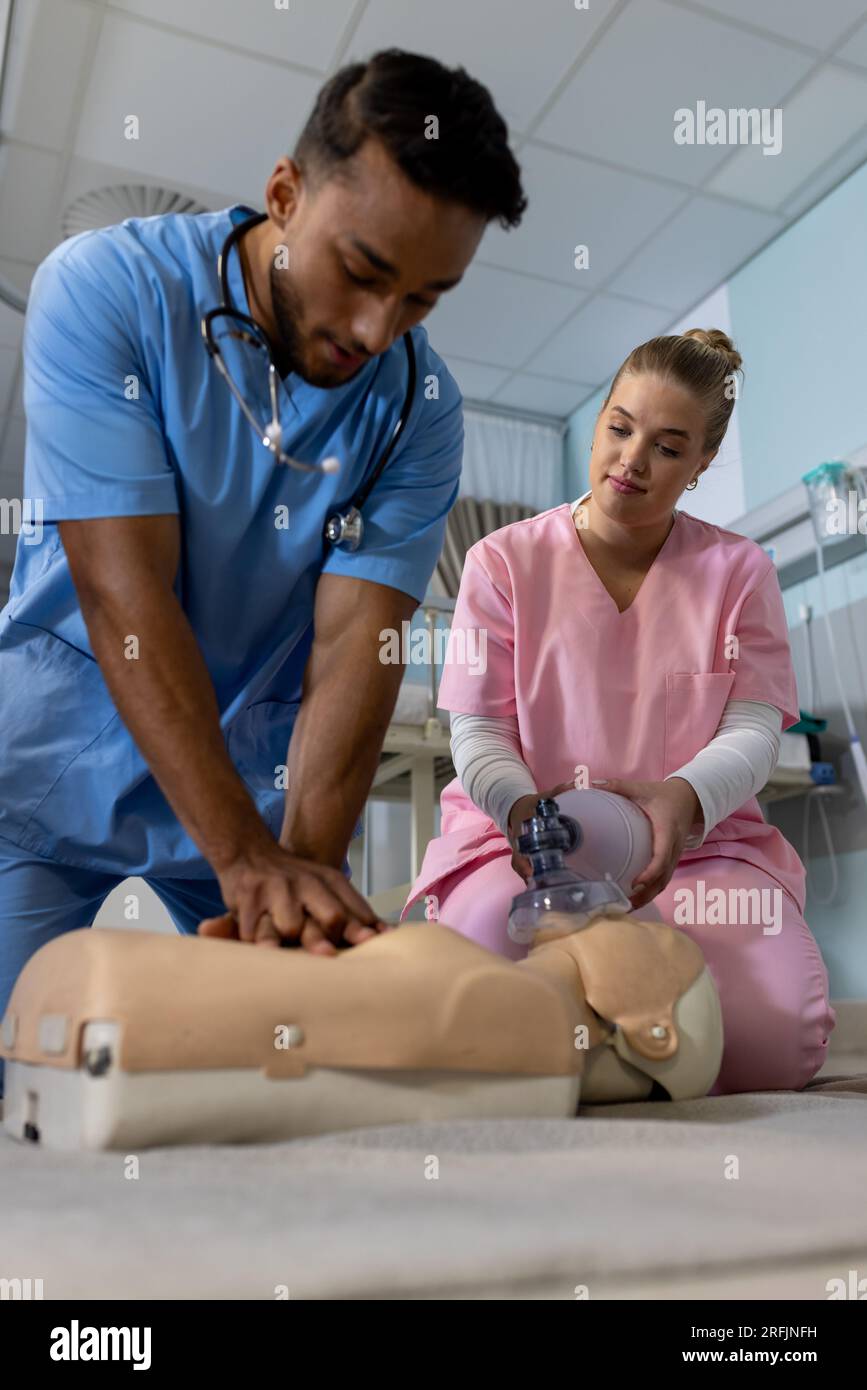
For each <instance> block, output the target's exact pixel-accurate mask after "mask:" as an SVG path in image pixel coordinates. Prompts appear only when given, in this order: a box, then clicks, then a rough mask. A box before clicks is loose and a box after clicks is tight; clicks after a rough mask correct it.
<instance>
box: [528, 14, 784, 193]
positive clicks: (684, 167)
mask: <svg viewBox="0 0 867 1390" xmlns="http://www.w3.org/2000/svg"><path fill="white" fill-rule="evenodd" d="M810 64H811V60H810V58H809V57H808V56H807V55H805V54H801V53H797V52H793V51H792V50H791V49H789V48H785V47H783V46H782V45H781V44H776V43H774V42H773V41H772V40H768V39H761V38H756V37H755V36H754V35H749V36H748V35H746V34H743V33H740V32H738V31H737V30H736V29H733V28H732V27H731V26H730V25H728V24H720V23H718V22H717V20H716V19H713V18H711V17H710V16H705V15H700V14H696V13H695V12H693V11H692V10H682V9H677V8H675V7H674V6H672V5H667V4H664V3H662V0H642V3H641V4H640V5H630V6H628V7H627V9H626V10H624V11H623V13H622V14H621V15H619V16H618V18H617V20H616V21H615V22H614V24H612V26H611V28H610V29H609V30H608V32H607V33H606V34H605V35H604V36H603V38H602V39H601V40H600V42H599V44H598V45H597V47H596V48H595V49H594V51H593V52H592V53H591V54H590V57H589V58H588V59H587V62H586V63H584V64H583V65H582V66H581V67H580V68H579V69H578V72H577V73H576V75H575V76H574V77H573V79H572V81H571V82H570V83H569V86H568V87H567V88H566V90H565V91H564V93H563V95H562V96H561V97H560V99H559V101H558V102H557V103H556V105H555V106H554V107H553V108H552V110H551V111H550V112H549V113H548V115H547V116H546V117H545V119H544V121H542V123H541V125H540V126H539V127H538V129H537V130H535V131H534V134H535V135H536V136H537V137H538V138H539V139H541V140H546V141H550V142H551V143H552V144H556V145H561V146H563V147H564V148H565V149H569V150H574V151H576V152H578V153H586V154H591V155H594V156H596V157H597V158H598V159H608V160H611V161H613V162H614V163H617V164H620V165H625V166H627V167H629V168H633V169H638V170H639V171H641V172H643V173H645V174H656V175H659V176H661V177H666V178H671V179H677V180H678V181H680V182H681V183H692V184H696V183H700V182H702V180H704V179H705V178H707V177H708V175H709V174H711V173H712V172H713V171H714V169H716V168H717V167H718V166H719V165H720V164H721V163H722V162H723V160H724V159H726V158H727V157H728V155H729V153H730V148H729V147H728V146H725V145H707V144H704V145H699V144H695V145H677V144H675V142H674V130H675V119H674V114H675V111H677V110H679V109H680V108H682V107H686V108H688V109H690V110H693V111H695V109H696V103H697V102H698V101H699V100H701V101H704V102H705V103H706V107H707V108H708V109H710V108H711V107H722V108H723V109H726V110H727V109H728V108H729V107H741V106H746V107H751V106H758V107H766V106H767V107H773V106H778V105H779V104H780V100H781V98H782V97H783V95H784V94H785V93H786V92H787V91H788V90H789V88H790V87H791V86H792V85H793V84H794V83H795V82H797V80H798V79H799V78H800V77H802V76H803V75H804V73H805V72H806V71H807V70H808V68H809V67H810Z"/></svg>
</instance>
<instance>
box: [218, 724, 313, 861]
mask: <svg viewBox="0 0 867 1390" xmlns="http://www.w3.org/2000/svg"><path fill="white" fill-rule="evenodd" d="M300 704H301V702H300V700H297V701H293V700H260V701H259V702H258V704H255V705H248V706H247V708H246V709H243V710H241V713H240V714H238V715H237V716H236V717H235V718H234V719H233V720H232V722H231V724H229V725H228V727H227V729H226V749H227V751H228V754H229V757H230V758H231V759H232V762H233V763H234V764H235V767H236V768H237V770H238V773H239V774H240V776H241V777H242V778H243V779H244V781H245V783H246V784H247V789H248V791H249V792H250V794H251V795H252V797H253V800H254V801H255V803H256V806H257V808H258V810H259V814H260V815H261V816H262V818H263V819H264V821H265V822H266V824H267V826H268V828H269V830H270V831H271V833H272V835H279V833H280V827H281V825H282V823H283V803H284V799H285V796H286V789H285V782H286V775H285V773H284V774H283V775H282V777H280V779H279V781H278V776H279V774H278V772H277V771H276V770H275V769H278V768H281V769H282V768H283V767H285V765H286V762H287V758H288V753H289V739H290V738H291V736H292V729H293V727H294V724H295V718H296V716H297V714H298V710H299V708H300Z"/></svg>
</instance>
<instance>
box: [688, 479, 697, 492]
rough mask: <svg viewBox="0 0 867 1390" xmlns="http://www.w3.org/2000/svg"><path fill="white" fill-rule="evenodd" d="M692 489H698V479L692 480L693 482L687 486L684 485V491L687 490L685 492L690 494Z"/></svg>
mask: <svg viewBox="0 0 867 1390" xmlns="http://www.w3.org/2000/svg"><path fill="white" fill-rule="evenodd" d="M694 487H698V478H693V480H692V482H691V483H687V485H686V490H687V492H692V490H693V488H694Z"/></svg>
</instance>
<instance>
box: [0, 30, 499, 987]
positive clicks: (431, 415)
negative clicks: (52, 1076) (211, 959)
mask: <svg viewBox="0 0 867 1390" xmlns="http://www.w3.org/2000/svg"><path fill="white" fill-rule="evenodd" d="M431 113H434V114H435V116H436V121H437V123H438V125H437V129H436V134H435V135H434V136H433V137H432V138H431V130H432V127H431V120H432V115H431ZM525 205H526V200H525V199H524V197H523V194H522V190H521V185H520V177H519V170H518V167H517V165H516V163H515V161H514V158H513V156H512V155H511V153H510V151H509V149H508V144H507V133H506V128H505V125H504V123H503V121H502V119H501V118H500V116H499V115H498V113H497V112H496V110H495V108H494V107H493V104H492V102H491V99H490V95H489V94H488V92H487V91H486V89H485V88H483V87H481V86H480V85H479V84H478V83H476V82H474V81H472V79H471V78H469V77H468V75H467V74H466V73H465V72H464V71H463V70H462V69H456V70H448V69H446V68H443V67H442V66H441V65H440V64H439V63H436V62H434V61H433V60H431V59H428V58H424V57H420V56H418V55H413V54H407V53H402V52H400V51H398V50H389V51H387V52H384V53H381V54H377V55H375V56H374V57H373V58H372V59H371V60H370V62H369V63H367V64H363V63H362V64H355V65H352V66H350V67H348V68H345V69H343V70H342V71H341V72H338V73H337V74H336V75H335V76H334V77H333V78H332V79H331V80H330V81H329V82H328V83H327V84H326V86H325V87H324V88H323V89H322V91H321V92H320V94H319V97H318V99H317V102H316V105H315V107H314V110H313V113H312V114H311V117H310V119H309V121H308V123H307V125H306V127H305V129H304V131H303V133H302V136H301V138H300V140H299V142H298V144H297V146H296V149H295V153H294V156H293V157H292V158H291V159H290V158H281V159H280V160H279V161H278V163H277V165H276V167H275V169H274V172H273V173H272V175H271V177H270V179H269V180H268V183H267V185H266V188H265V207H266V209H267V214H268V215H267V218H266V219H265V220H264V221H262V222H261V223H260V224H259V225H257V226H253V227H251V228H250V229H248V230H247V231H246V232H245V234H244V235H243V237H242V238H241V240H240V241H239V243H238V246H237V248H236V249H234V250H232V251H231V253H230V255H229V258H228V266H227V268H228V279H229V287H230V291H231V295H232V298H233V299H234V302H235V305H236V307H237V308H238V309H240V310H241V311H242V312H245V313H248V314H249V315H251V316H252V317H253V318H254V319H255V320H256V322H257V323H258V324H259V325H260V326H261V327H262V328H263V329H264V330H265V332H266V334H267V335H268V338H269V340H270V342H271V344H272V347H273V351H274V355H275V357H276V360H277V363H278V367H279V371H280V374H281V377H282V381H281V382H279V383H278V387H279V403H280V423H281V427H282V448H283V450H284V451H285V452H286V453H287V454H288V455H290V456H291V457H292V458H294V459H298V460H301V461H303V462H307V463H317V462H321V461H322V460H324V459H326V458H328V457H329V456H332V455H333V456H335V457H336V458H337V459H339V461H340V464H341V467H340V470H339V472H337V473H330V474H327V473H323V472H321V471H316V472H300V471H297V470H295V469H292V468H288V467H286V466H285V465H284V464H278V463H275V460H274V457H273V454H272V452H271V451H270V450H269V449H268V448H267V447H265V446H264V445H263V442H262V439H261V437H259V436H258V435H257V434H256V432H255V431H254V430H253V428H251V425H250V423H249V421H248V420H247V418H245V415H244V414H243V412H242V410H241V409H240V407H239V405H238V404H237V402H236V400H235V399H234V397H233V395H232V393H231V392H230V391H229V390H228V389H227V387H226V384H225V382H224V381H223V380H222V379H221V378H220V376H219V374H218V372H217V371H216V369H215V365H214V363H213V361H212V360H211V359H210V358H209V356H208V354H207V353H206V351H205V348H204V345H203V341H202V335H201V320H202V316H203V314H205V313H206V312H207V311H208V310H209V309H210V308H212V307H214V306H215V305H217V304H218V303H219V302H220V299H221V294H220V285H219V278H218V273H217V260H218V256H219V253H220V249H221V247H222V245H223V243H224V241H225V239H226V236H227V235H228V233H229V231H230V230H231V228H232V226H233V224H235V223H237V222H238V221H240V220H244V219H246V218H247V217H248V216H249V213H250V210H249V209H244V208H241V207H236V208H229V209H227V210H225V211H222V212H215V213H208V214H204V215H201V216H168V217H156V218H149V219H144V220H142V219H131V220H129V221H127V222H124V223H123V224H122V225H120V226H116V227H111V228H107V229H104V230H101V231H96V232H90V233H85V234H83V235H81V236H78V237H74V238H72V239H71V240H69V241H66V242H63V243H62V244H61V245H60V246H59V247H58V248H57V249H56V250H55V251H54V252H53V253H52V254H51V255H50V256H49V257H48V258H47V260H46V261H44V262H43V264H42V265H41V266H40V268H39V270H38V271H37V273H36V275H35V277H34V280H33V286H32V291H31V299H30V304H29V308H28V315H27V323H26V331H25V348H24V353H25V372H26V375H25V407H26V412H27V421H28V433H27V453H26V472H25V495H26V496H28V497H30V498H37V497H38V498H40V499H42V505H43V508H44V512H43V515H44V519H45V523H46V524H45V528H44V537H43V542H42V544H41V545H24V544H20V545H19V548H18V554H17V560H16V566H15V571H14V575H13V579H12V589H11V597H10V600H9V603H8V604H7V606H6V608H5V609H4V610H3V612H2V614H0V728H2V730H3V749H2V753H0V1012H2V1010H3V1008H4V1007H5V1003H6V999H7V997H8V994H9V992H10V990H11V986H12V983H13V982H14V979H15V976H16V975H17V974H18V972H19V971H20V969H21V967H22V966H23V965H24V963H25V961H26V960H27V959H28V958H29V956H30V955H32V953H33V952H34V951H35V950H36V949H37V948H38V947H39V946H40V945H42V944H43V943H45V942H46V941H49V940H51V939H52V938H53V937H54V936H56V935H57V934H58V933H60V932H63V931H68V930H71V929H73V928H76V927H81V926H85V925H88V924H89V923H90V922H91V921H92V920H93V917H94V916H95V914H96V912H97V910H98V908H99V905H100V903H101V901H102V900H103V898H104V897H105V896H106V894H107V893H108V892H109V891H110V890H111V889H112V888H113V887H114V886H115V885H116V884H118V883H119V882H121V881H122V880H123V879H124V878H126V877H128V876H130V875H141V876H142V877H144V878H145V879H146V880H147V881H148V882H149V883H150V884H151V885H152V887H153V888H154V890H155V891H156V892H157V893H158V895H159V896H160V898H161V899H162V900H163V902H164V903H165V904H166V906H167V907H168V909H169V911H170V912H171V914H172V917H173V919H174V921H175V924H176V925H177V927H178V928H179V929H180V930H182V931H187V932H194V931H195V930H196V929H197V927H198V926H199V924H200V923H201V922H202V921H203V919H209V921H208V924H207V926H206V927H205V930H207V931H211V932H213V933H219V934H238V935H240V936H241V938H243V939H245V940H249V941H257V942H261V943H263V944H270V945H277V944H279V943H280V940H281V938H283V939H285V938H290V939H294V940H296V941H298V942H300V944H301V945H303V946H304V947H306V948H307V949H311V950H315V951H321V952H323V953H326V954H330V953H333V951H334V949H335V944H336V943H340V944H355V943H357V942H359V941H362V940H364V939H365V938H366V937H368V936H370V935H371V934H372V933H373V932H375V931H376V930H378V929H380V927H381V925H382V924H381V923H379V922H378V921H377V920H376V917H375V914H374V913H373V911H372V909H371V908H370V906H369V905H368V904H367V903H366V902H365V901H364V899H363V898H361V897H360V896H359V894H358V893H357V892H356V891H355V889H354V888H353V887H352V886H351V884H350V883H349V882H348V879H347V876H346V874H345V872H342V870H341V866H343V867H344V869H345V868H346V867H347V865H346V861H345V856H346V851H347V847H348V844H349V841H350V839H351V837H352V833H353V828H354V827H355V826H356V825H357V822H358V817H359V814H360V812H361V809H362V807H363V805H364V801H365V798H366V796H367V793H368V790H369V788H370V784H371V781H372V778H373V774H374V771H375V769H376V766H377V763H378V758H379V753H380V750H381V746H382V739H383V736H384V732H385V729H386V726H387V724H388V722H389V719H390V716H391V713H392V710H393V708H394V703H395V699H396V696H397V690H398V686H399V683H400V678H401V675H402V668H401V667H400V666H395V665H388V664H383V663H382V662H381V661H380V659H379V653H380V649H381V646H382V643H381V640H380V635H379V634H380V632H381V631H382V630H383V629H385V628H389V629H391V628H393V629H396V630H397V631H400V630H401V628H400V625H401V622H402V621H403V620H405V619H408V618H409V617H410V616H411V614H412V613H413V611H414V609H415V608H416V606H417V603H418V601H419V600H420V599H421V598H422V596H423V594H424V592H425V589H426V587H427V584H428V581H429V579H430V576H431V573H432V571H433V568H434V565H435V563H436V560H437V558H438V555H439V551H440V548H441V544H442V539H443V532H444V528H445V521H446V517H447V514H448V512H449V509H450V508H451V506H452V505H453V503H454V501H455V499H456V496H457V492H458V480H459V475H460V468H461V454H462V443H463V421H462V409H461V396H460V392H459V390H458V388H457V386H456V384H455V382H454V380H453V378H452V377H451V376H450V374H449V372H448V369H447V368H446V366H445V364H444V363H443V362H442V360H441V359H440V358H439V357H438V356H437V354H436V353H435V352H434V351H433V349H432V348H431V347H430V344H429V342H428V339H427V334H426V332H425V330H424V329H423V328H422V327H420V322H421V320H422V319H423V318H424V317H425V316H426V315H427V314H428V313H429V312H430V310H431V309H432V308H433V307H434V305H435V304H436V303H437V300H438V298H439V296H440V294H442V293H444V292H445V291H447V290H448V289H450V288H452V287H453V286H455V285H457V283H458V282H459V280H460V279H461V277H462V276H463V274H464V272H465V270H466V268H467V266H468V264H469V263H470V261H471V259H472V257H473V255H474V253H475V251H476V248H477V246H478V243H479V241H480V239H481V236H482V234H483V232H484V230H485V227H486V225H487V224H488V223H489V222H490V221H491V220H493V219H494V218H497V219H498V220H499V221H500V223H501V225H503V226H504V227H507V226H514V225H517V223H518V222H519V221H520V217H521V213H522V212H523V209H524V207H525ZM407 331H410V332H411V334H412V342H413V345H414V349H415V356H416V363H417V384H416V390H415V395H414V398H413V401H412V408H411V411H410V415H409V418H408V420H407V424H406V428H405V430H404V432H403V434H402V436H401V437H400V439H399V442H398V444H397V445H396V447H395V449H394V452H393V454H392V456H391V458H390V459H389V461H388V463H387V465H386V467H385V470H384V472H383V473H382V476H381V477H380V479H379V480H378V481H377V482H376V484H375V486H374V489H373V491H372V493H371V494H370V497H369V498H368V500H367V501H366V503H365V505H364V508H363V517H364V528H365V529H364V539H363V542H362V545H361V548H360V549H359V550H357V551H356V552H354V553H352V552H347V551H345V550H341V549H335V548H334V547H333V546H331V545H329V544H328V543H327V542H326V541H325V540H324V539H323V527H324V525H325V522H326V520H327V519H328V517H330V516H331V515H332V514H333V513H334V512H335V511H338V510H345V509H346V507H347V506H348V505H349V503H350V501H351V499H352V497H353V495H354V494H355V493H356V492H357V491H358V489H359V488H360V486H361V485H362V482H363V480H364V479H365V477H367V476H369V474H370V473H371V471H372V470H373V469H374V468H375V465H376V462H377V460H378V459H379V457H380V455H381V454H382V452H383V450H384V449H385V448H386V445H387V444H388V441H389V439H390V436H391V434H392V432H393V430H394V428H395V424H396V422H397V420H398V418H399V415H400V411H401V406H402V404H403V400H404V395H405V392H406V389H407V375H408V373H407V353H406V350H405V345H404V342H403V340H402V335H403V334H404V333H406V332H407ZM340 349H343V351H341V350H340ZM239 351H241V355H242V357H243V351H242V350H241V349H239ZM239 360H240V359H239ZM245 363H246V359H245ZM247 365H249V364H247ZM245 371H246V366H244V367H243V369H241V375H242V378H243V380H244V386H245V391H246V393H247V400H248V403H249V406H250V409H251V410H252V412H253V414H254V415H255V416H256V418H257V419H262V420H263V421H265V422H267V421H268V420H270V410H269V408H268V405H267V402H268V391H267V379H266V377H265V376H264V375H262V376H257V374H256V372H255V371H252V370H251V371H249V372H248V373H247V375H246V376H244V372H245ZM290 736H291V747H290ZM287 749H288V754H287Z"/></svg>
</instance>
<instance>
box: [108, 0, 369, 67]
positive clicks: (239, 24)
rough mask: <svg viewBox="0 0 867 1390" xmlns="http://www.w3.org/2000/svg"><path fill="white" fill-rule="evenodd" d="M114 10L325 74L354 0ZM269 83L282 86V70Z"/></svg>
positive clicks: (189, 2) (132, 1) (166, 1)
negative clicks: (281, 4) (286, 4)
mask: <svg viewBox="0 0 867 1390" xmlns="http://www.w3.org/2000/svg"><path fill="white" fill-rule="evenodd" d="M112 4H113V8H114V9H116V10H126V12H127V13H128V14H132V15H137V16H140V17H141V18H142V19H146V20H155V21H160V22H161V23H163V24H169V25H171V26H172V28H174V29H185V30H187V31H188V32H190V33H193V34H201V36H202V37H203V38H207V39H212V40H217V42H219V43H227V44H230V45H231V47H232V48H235V49H246V50H247V51H248V52H252V53H261V54H264V55H265V56H266V57H270V58H278V59H280V60H282V61H283V62H287V63H299V64H301V66H302V67H310V68H318V69H319V70H320V71H321V72H323V73H324V72H325V71H326V70H327V68H328V67H329V66H330V64H331V61H332V58H333V56H334V52H335V50H336V48H337V44H338V41H339V39H340V38H341V36H342V34H343V31H344V30H345V28H346V25H347V22H348V20H349V17H350V15H351V14H352V10H353V8H354V4H355V0H328V3H327V4H326V5H323V4H322V0H291V4H289V5H288V6H287V7H286V8H285V9H277V7H276V5H275V3H274V0H264V3H263V0H259V3H255V4H251V3H250V0H247V3H245V4H239V0H182V3H181V4H179V3H178V0H112ZM270 81H271V82H272V83H274V84H275V85H277V86H279V85H280V83H281V81H285V78H284V79H281V77H280V74H279V73H277V72H274V71H273V70H272V73H271V77H270Z"/></svg>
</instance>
